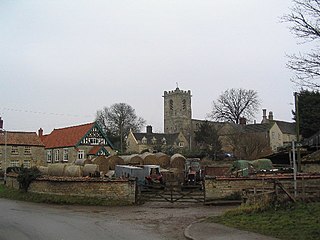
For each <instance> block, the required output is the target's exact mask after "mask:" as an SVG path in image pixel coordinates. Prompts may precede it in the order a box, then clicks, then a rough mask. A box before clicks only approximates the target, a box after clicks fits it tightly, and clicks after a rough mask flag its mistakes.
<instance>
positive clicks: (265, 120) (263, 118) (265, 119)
mask: <svg viewBox="0 0 320 240" xmlns="http://www.w3.org/2000/svg"><path fill="white" fill-rule="evenodd" d="M266 122H267V109H262V121H261V123H266Z"/></svg>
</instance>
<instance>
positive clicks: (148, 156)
mask: <svg viewBox="0 0 320 240" xmlns="http://www.w3.org/2000/svg"><path fill="white" fill-rule="evenodd" d="M140 157H141V158H142V160H143V165H159V161H158V158H157V157H156V155H155V154H153V153H149V152H145V153H143V154H141V155H140Z"/></svg>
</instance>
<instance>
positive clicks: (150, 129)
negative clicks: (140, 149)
mask: <svg viewBox="0 0 320 240" xmlns="http://www.w3.org/2000/svg"><path fill="white" fill-rule="evenodd" d="M147 133H152V126H151V125H148V126H147Z"/></svg>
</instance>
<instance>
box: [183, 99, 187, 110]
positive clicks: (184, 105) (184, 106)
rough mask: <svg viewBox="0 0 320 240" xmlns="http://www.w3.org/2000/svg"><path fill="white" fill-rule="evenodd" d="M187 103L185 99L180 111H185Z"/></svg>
mask: <svg viewBox="0 0 320 240" xmlns="http://www.w3.org/2000/svg"><path fill="white" fill-rule="evenodd" d="M186 103H187V101H186V100H185V99H183V100H182V109H183V110H186V109H187V104H186Z"/></svg>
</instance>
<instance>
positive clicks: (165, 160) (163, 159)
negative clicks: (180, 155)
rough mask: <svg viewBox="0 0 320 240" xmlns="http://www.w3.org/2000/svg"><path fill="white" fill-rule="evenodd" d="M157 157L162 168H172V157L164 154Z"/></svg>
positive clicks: (160, 153)
mask: <svg viewBox="0 0 320 240" xmlns="http://www.w3.org/2000/svg"><path fill="white" fill-rule="evenodd" d="M155 155H156V157H157V159H158V162H159V165H160V167H162V168H169V167H170V157H169V156H168V155H167V154H165V153H162V152H158V153H156V154H155Z"/></svg>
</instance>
